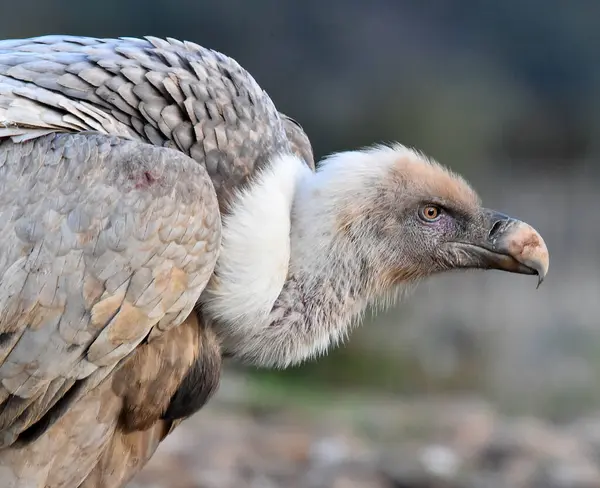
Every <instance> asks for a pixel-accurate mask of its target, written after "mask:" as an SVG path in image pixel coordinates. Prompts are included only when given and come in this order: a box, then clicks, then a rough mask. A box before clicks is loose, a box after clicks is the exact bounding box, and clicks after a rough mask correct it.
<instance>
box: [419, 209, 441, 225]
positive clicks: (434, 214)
mask: <svg viewBox="0 0 600 488" xmlns="http://www.w3.org/2000/svg"><path fill="white" fill-rule="evenodd" d="M441 213H442V211H441V209H440V207H438V206H436V205H425V206H424V207H423V208H421V211H420V216H421V218H422V219H423V220H424V221H425V222H434V221H436V220H437V219H439V218H440V215H441Z"/></svg>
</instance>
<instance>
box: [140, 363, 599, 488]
mask: <svg viewBox="0 0 600 488" xmlns="http://www.w3.org/2000/svg"><path fill="white" fill-rule="evenodd" d="M599 462H600V412H598V414H597V415H589V416H586V417H580V418H579V419H578V420H576V421H571V422H566V423H562V424H556V423H550V422H547V421H542V420H540V419H537V418H533V417H517V416H513V417H509V416H505V415H502V414H500V413H499V412H498V411H496V410H495V409H494V408H493V407H492V406H491V405H490V404H489V403H486V402H485V401H483V400H481V399H477V398H473V397H467V396H462V397H461V396H459V395H455V396H452V397H446V398H443V397H434V396H426V397H420V398H418V399H416V398H413V399H408V398H402V397H384V396H382V395H362V394H361V395H348V394H344V395H340V394H338V393H327V392H325V391H322V392H318V391H314V390H313V391H312V392H308V391H306V392H302V391H299V392H296V393H290V392H286V393H284V392H279V393H277V392H276V391H273V390H272V389H269V388H268V387H265V386H264V385H263V386H261V385H260V384H259V385H258V386H257V385H256V384H253V383H252V382H251V381H248V380H247V378H244V377H240V376H237V375H236V374H234V373H231V374H228V375H227V376H226V377H225V379H224V382H223V385H222V388H221V390H220V391H219V394H218V395H217V397H216V398H215V399H214V401H212V402H211V403H210V405H208V406H207V407H206V408H205V409H204V410H202V411H201V412H200V413H198V414H197V415H195V416H194V417H192V418H191V419H189V420H187V421H186V422H185V423H183V424H182V425H181V426H180V427H178V428H177V429H176V430H175V431H174V432H173V433H172V434H171V435H170V436H169V437H168V438H167V439H166V441H165V442H164V443H163V444H162V446H161V447H160V448H159V450H158V452H157V453H156V455H155V456H154V457H153V458H152V459H151V461H150V462H149V464H148V465H147V466H146V468H145V469H144V470H143V471H142V472H141V473H140V474H139V475H138V476H137V477H136V478H135V480H133V481H132V482H131V483H130V484H129V488H142V487H143V488H279V487H281V488H592V487H598V486H600V463H599Z"/></svg>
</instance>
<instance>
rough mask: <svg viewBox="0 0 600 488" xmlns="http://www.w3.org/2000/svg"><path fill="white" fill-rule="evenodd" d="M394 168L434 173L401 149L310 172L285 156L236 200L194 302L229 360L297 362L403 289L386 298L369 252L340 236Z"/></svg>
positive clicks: (349, 155) (345, 156)
mask: <svg viewBox="0 0 600 488" xmlns="http://www.w3.org/2000/svg"><path fill="white" fill-rule="evenodd" d="M399 160H402V161H403V163H402V164H406V165H412V164H415V165H421V166H424V168H425V169H424V171H426V170H427V169H426V167H427V166H432V165H436V163H434V162H430V161H426V160H425V159H424V158H423V156H421V155H419V154H417V153H415V152H413V151H412V150H410V149H407V148H405V147H403V146H400V145H395V146H392V147H385V146H384V147H381V146H380V147H375V148H372V149H367V150H363V151H353V152H345V153H338V154H335V155H333V156H330V157H329V158H327V159H326V160H324V161H323V162H322V163H321V165H320V167H319V169H318V170H317V172H316V173H313V172H312V171H311V170H310V169H309V168H308V167H307V166H306V165H305V163H304V162H303V161H302V160H301V159H300V158H298V157H296V156H293V155H288V154H286V155H280V156H277V157H275V158H274V159H273V160H272V162H271V164H270V165H268V167H267V168H266V169H264V170H263V171H262V172H261V174H259V175H258V177H257V178H256V180H255V181H254V182H253V184H252V185H250V186H249V187H247V188H245V189H244V190H242V191H240V192H239V194H238V196H237V198H236V199H235V201H234V203H233V205H232V207H231V212H230V213H229V214H228V215H226V216H224V217H223V232H222V247H221V254H220V257H219V260H218V262H217V266H216V269H215V273H214V277H213V279H212V280H211V281H210V283H209V285H208V286H207V288H206V290H205V292H204V293H203V295H202V297H201V299H200V305H201V310H202V313H204V314H205V315H206V316H207V317H208V318H209V319H211V320H212V321H213V322H214V326H215V328H216V330H217V332H218V334H219V336H220V338H221V340H222V342H223V346H224V348H225V350H226V351H227V352H228V353H230V354H231V355H233V356H234V357H237V358H238V359H240V360H242V361H245V362H250V363H253V364H256V365H259V366H270V367H285V366H288V365H290V364H295V363H298V362H300V361H303V360H305V359H307V358H310V357H313V356H315V355H318V354H321V353H324V352H325V351H326V350H327V349H328V347H330V346H331V345H334V344H336V343H337V342H339V341H340V340H342V339H343V338H344V337H345V336H346V335H347V333H348V331H349V329H350V326H351V324H352V323H353V319H355V318H357V317H359V316H360V314H361V313H362V312H363V311H364V310H365V308H366V307H367V305H368V304H369V303H370V302H371V301H372V300H373V299H374V298H380V299H382V300H384V301H386V299H388V298H390V296H394V297H395V296H397V295H398V291H399V290H401V289H403V288H406V286H396V287H394V288H393V289H390V290H383V289H382V286H380V285H381V284H380V283H377V282H376V280H374V279H373V277H374V276H376V273H373V272H372V270H371V269H369V268H371V267H373V266H376V264H375V263H376V259H375V257H376V256H375V255H374V252H375V251H373V250H372V249H368V248H366V249H363V248H359V249H357V248H356V247H353V248H350V244H349V242H348V240H347V239H344V238H343V235H342V234H343V233H342V232H341V230H342V229H343V226H344V222H345V221H346V220H347V219H348V218H352V215H356V214H357V213H364V212H369V211H371V209H370V208H366V207H368V204H369V199H368V198H360V196H361V194H362V193H364V192H368V191H369V188H370V186H371V185H374V184H376V183H377V181H379V180H380V179H381V178H386V177H388V175H390V171H393V168H395V167H397V166H398V161H399ZM438 171H439V169H438ZM404 285H407V286H408V285H410V283H406V284H404Z"/></svg>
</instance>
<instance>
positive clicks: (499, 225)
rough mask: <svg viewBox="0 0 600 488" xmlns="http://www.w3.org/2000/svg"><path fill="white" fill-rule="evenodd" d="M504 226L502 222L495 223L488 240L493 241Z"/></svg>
mask: <svg viewBox="0 0 600 488" xmlns="http://www.w3.org/2000/svg"><path fill="white" fill-rule="evenodd" d="M501 226H502V221H501V220H497V221H496V222H494V225H493V226H492V228H491V229H490V232H489V234H488V239H490V240H491V239H493V238H494V237H495V235H496V234H497V233H498V232H499V231H500V227H501Z"/></svg>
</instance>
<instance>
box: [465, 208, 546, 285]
mask: <svg viewBox="0 0 600 488" xmlns="http://www.w3.org/2000/svg"><path fill="white" fill-rule="evenodd" d="M482 230H484V231H485V235H483V236H482V237H481V238H478V239H474V241H471V242H464V241H463V242H454V243H453V247H456V248H458V249H460V250H461V251H462V252H461V253H460V255H461V256H460V257H459V259H460V263H459V266H460V267H469V268H482V269H498V270H502V271H508V272H510V273H520V274H528V275H535V274H536V275H537V276H538V284H537V287H538V288H539V286H540V284H541V283H542V281H544V278H545V276H546V274H547V273H548V266H549V255H548V248H547V247H546V244H545V242H544V239H543V238H542V236H541V235H540V234H539V233H538V232H537V231H536V230H535V229H534V228H533V227H531V226H530V225H529V224H527V223H525V222H522V221H520V220H517V219H514V218H512V217H509V216H507V215H504V214H501V213H499V212H496V211H494V210H488V209H484V210H483V229H482Z"/></svg>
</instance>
